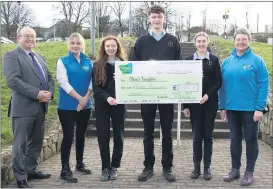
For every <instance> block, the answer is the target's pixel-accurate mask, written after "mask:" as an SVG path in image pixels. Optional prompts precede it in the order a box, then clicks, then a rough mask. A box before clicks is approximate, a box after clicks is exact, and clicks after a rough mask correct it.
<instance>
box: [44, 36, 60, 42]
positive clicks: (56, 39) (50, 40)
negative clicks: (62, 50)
mask: <svg viewBox="0 0 273 189" xmlns="http://www.w3.org/2000/svg"><path fill="white" fill-rule="evenodd" d="M52 41H63V39H62V38H60V37H55V39H54V38H50V39H48V40H46V42H52Z"/></svg>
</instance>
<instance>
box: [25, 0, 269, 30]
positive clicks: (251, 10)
mask: <svg viewBox="0 0 273 189" xmlns="http://www.w3.org/2000/svg"><path fill="white" fill-rule="evenodd" d="M25 3H26V4H27V5H28V6H29V7H30V8H31V9H32V10H33V11H34V13H35V16H36V24H38V25H40V26H41V27H50V26H52V25H53V24H54V18H58V17H59V18H61V17H60V16H58V15H57V14H56V11H54V10H53V8H52V6H53V5H54V4H55V5H56V2H25ZM138 3H139V2H132V6H135V5H136V4H138ZM272 5H273V4H272V2H172V4H171V7H172V8H173V9H175V11H176V12H177V14H178V15H180V14H183V15H187V14H188V13H189V12H190V13H191V16H192V19H191V22H192V23H191V25H192V26H200V25H201V23H202V16H201V11H202V10H203V9H204V7H207V20H208V21H210V20H216V22H217V23H219V24H224V19H223V18H222V17H223V14H224V13H225V10H226V9H227V8H228V9H229V10H230V11H229V13H228V14H229V19H227V24H230V23H235V20H236V23H237V25H238V26H239V27H245V26H246V11H248V15H249V16H248V17H249V24H250V29H251V30H253V31H256V28H257V14H259V31H260V32H263V31H264V25H271V26H272ZM123 17H124V18H125V17H127V18H128V17H129V3H128V6H127V9H126V11H125V13H124V15H123ZM185 22H186V21H185V19H184V23H185Z"/></svg>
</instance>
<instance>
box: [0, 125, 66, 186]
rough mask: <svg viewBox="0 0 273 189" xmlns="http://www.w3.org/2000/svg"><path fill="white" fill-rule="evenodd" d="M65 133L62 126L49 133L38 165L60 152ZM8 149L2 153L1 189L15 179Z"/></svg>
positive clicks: (45, 138)
mask: <svg viewBox="0 0 273 189" xmlns="http://www.w3.org/2000/svg"><path fill="white" fill-rule="evenodd" d="M62 139H63V133H62V129H61V127H60V125H58V126H56V127H55V128H54V129H53V130H51V131H48V133H47V134H46V135H45V137H44V142H43V148H42V150H41V154H40V157H39V158H38V163H41V162H42V161H44V160H46V159H48V158H50V157H51V156H53V155H55V154H56V153H58V152H59V151H60V148H61V143H62ZM11 148H12V147H11V146H10V147H8V148H6V149H2V152H1V187H3V186H4V185H5V184H8V183H9V182H11V181H12V180H13V179H14V176H13V171H12V167H11V150H12V149H11Z"/></svg>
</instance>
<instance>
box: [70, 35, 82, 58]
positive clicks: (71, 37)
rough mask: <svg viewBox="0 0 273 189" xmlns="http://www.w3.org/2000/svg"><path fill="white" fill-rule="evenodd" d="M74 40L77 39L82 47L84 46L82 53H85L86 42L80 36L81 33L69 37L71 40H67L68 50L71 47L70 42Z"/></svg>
mask: <svg viewBox="0 0 273 189" xmlns="http://www.w3.org/2000/svg"><path fill="white" fill-rule="evenodd" d="M74 38H77V39H78V40H79V41H80V42H81V43H82V46H83V48H82V52H83V53H84V52H85V41H84V38H83V36H82V35H81V34H80V33H72V34H71V35H70V36H69V38H68V40H67V43H68V44H67V45H68V50H69V46H70V42H71V41H72V39H74Z"/></svg>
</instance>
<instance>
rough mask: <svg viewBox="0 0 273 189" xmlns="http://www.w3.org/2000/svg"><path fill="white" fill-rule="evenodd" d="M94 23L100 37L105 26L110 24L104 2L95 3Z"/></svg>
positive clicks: (106, 6) (107, 9)
mask: <svg viewBox="0 0 273 189" xmlns="http://www.w3.org/2000/svg"><path fill="white" fill-rule="evenodd" d="M96 3H97V6H96V22H97V30H98V31H99V32H98V33H99V36H98V37H100V36H101V35H102V34H103V32H104V30H105V29H106V26H107V25H108V24H109V23H110V14H111V11H110V8H109V6H108V5H107V4H106V3H105V2H102V1H100V2H96Z"/></svg>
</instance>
